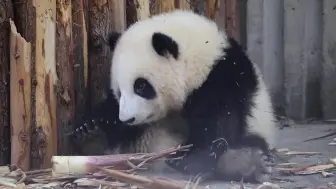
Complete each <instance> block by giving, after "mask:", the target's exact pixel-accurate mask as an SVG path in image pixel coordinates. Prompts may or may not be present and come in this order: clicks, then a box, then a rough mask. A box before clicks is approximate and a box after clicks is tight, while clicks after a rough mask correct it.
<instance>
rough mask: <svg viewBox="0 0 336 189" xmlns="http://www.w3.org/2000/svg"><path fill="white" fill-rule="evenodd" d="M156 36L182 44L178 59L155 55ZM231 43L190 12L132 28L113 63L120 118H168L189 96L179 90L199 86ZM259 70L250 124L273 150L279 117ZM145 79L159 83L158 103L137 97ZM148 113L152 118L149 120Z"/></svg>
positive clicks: (114, 87) (151, 19) (122, 38)
mask: <svg viewBox="0 0 336 189" xmlns="http://www.w3.org/2000/svg"><path fill="white" fill-rule="evenodd" d="M154 32H162V33H164V34H168V35H169V36H170V37H172V38H173V39H174V40H175V41H178V43H179V51H180V55H179V59H178V60H174V62H171V59H167V58H165V57H160V56H157V54H156V52H155V51H154V50H153V47H152V45H151V43H150V40H151V37H152V34H153V33H154ZM205 41H208V42H209V43H208V44H210V45H207V44H205ZM228 45H229V44H228V42H227V37H226V34H225V33H224V32H223V31H220V30H219V29H218V27H217V25H216V24H215V23H214V22H212V21H210V20H208V19H206V18H204V17H202V16H199V15H197V14H194V13H192V12H188V11H179V10H178V11H174V12H171V13H165V14H161V15H158V16H153V17H152V18H150V19H147V20H143V21H139V22H138V23H135V24H134V25H132V26H131V27H130V28H129V29H128V30H127V31H126V32H125V33H123V35H122V36H121V38H120V39H119V41H118V44H117V46H116V48H115V50H114V56H113V60H112V68H111V71H112V74H111V76H112V77H111V81H112V88H113V90H114V91H119V90H120V92H121V94H122V95H121V97H120V99H119V101H120V114H119V118H120V120H127V119H129V118H130V117H135V118H136V120H135V121H134V122H133V123H131V125H137V124H139V123H149V122H152V121H156V120H159V119H160V118H163V117H165V115H166V113H167V111H168V110H173V109H177V110H178V109H181V108H182V107H181V106H182V105H183V103H184V102H185V100H186V97H187V95H188V93H189V92H191V91H190V90H181V89H195V88H198V87H199V86H200V85H201V84H202V83H203V82H204V80H206V78H207V76H208V74H209V72H210V71H211V66H212V65H213V64H214V63H215V60H216V59H218V58H219V57H221V56H222V54H223V51H222V48H223V46H224V47H225V46H228ZM158 62H160V63H158ZM255 68H256V71H257V75H258V77H259V78H258V79H259V88H258V91H257V95H256V96H255V97H254V102H255V106H254V107H253V108H252V109H251V114H252V116H249V117H248V125H251V127H250V128H249V129H250V132H253V133H257V134H259V135H261V136H262V137H264V138H265V139H266V141H267V142H268V144H269V145H270V147H271V148H272V147H274V145H275V141H274V139H275V138H276V136H275V133H276V132H275V129H276V128H275V116H274V114H273V109H272V104H271V101H270V97H269V94H268V91H267V89H266V86H265V84H264V81H263V79H262V78H261V74H260V73H259V70H258V68H257V67H255ZM125 73H127V74H125ZM142 75H146V78H147V79H149V80H150V82H151V83H152V84H154V85H155V88H156V90H157V91H158V93H159V94H158V98H157V99H154V100H152V101H148V100H146V99H143V98H141V97H139V96H137V95H136V94H134V92H133V81H134V79H135V78H136V77H139V76H142ZM196 76H197V77H196ZM116 96H117V97H119V96H118V94H116ZM149 115H154V116H152V117H151V118H150V119H146V117H148V116H149Z"/></svg>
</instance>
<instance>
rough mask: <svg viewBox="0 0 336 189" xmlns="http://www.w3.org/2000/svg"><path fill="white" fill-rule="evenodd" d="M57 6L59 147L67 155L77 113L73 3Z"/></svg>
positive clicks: (60, 2)
mask: <svg viewBox="0 0 336 189" xmlns="http://www.w3.org/2000/svg"><path fill="white" fill-rule="evenodd" d="M56 6H57V14H56V31H57V32H56V49H57V51H56V64H57V69H56V71H57V76H58V77H59V82H58V85H57V87H56V88H57V91H56V93H57V94H56V96H57V108H56V114H57V116H56V117H57V133H58V137H57V138H58V140H57V142H58V144H57V147H58V154H60V155H65V154H69V153H70V152H71V149H70V145H69V142H68V140H67V139H68V137H67V133H70V132H71V131H72V127H71V125H70V124H69V122H70V121H71V120H72V119H73V118H74V114H75V99H74V93H75V92H74V90H75V88H74V79H75V77H74V61H73V58H74V54H73V53H74V52H73V50H74V49H73V40H72V9H71V7H72V4H71V1H70V0H56Z"/></svg>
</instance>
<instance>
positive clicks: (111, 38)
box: [107, 32, 121, 51]
mask: <svg viewBox="0 0 336 189" xmlns="http://www.w3.org/2000/svg"><path fill="white" fill-rule="evenodd" d="M120 36H121V33H118V32H111V33H109V34H108V36H107V43H108V46H109V47H110V49H111V51H113V50H114V48H115V46H116V44H117V41H118V39H119V38H120Z"/></svg>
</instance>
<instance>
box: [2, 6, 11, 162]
mask: <svg viewBox="0 0 336 189" xmlns="http://www.w3.org/2000/svg"><path fill="white" fill-rule="evenodd" d="M0 12H1V13H0V57H1V58H0V104H1V107H0V165H5V164H8V163H9V161H10V138H9V137H10V132H9V131H10V127H9V119H10V118H9V60H10V55H9V49H8V45H9V37H8V36H9V32H10V26H9V19H10V18H13V4H12V1H11V0H0Z"/></svg>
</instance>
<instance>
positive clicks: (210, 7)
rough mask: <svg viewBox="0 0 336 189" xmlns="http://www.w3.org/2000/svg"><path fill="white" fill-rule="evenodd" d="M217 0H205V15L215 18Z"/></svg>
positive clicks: (217, 6)
mask: <svg viewBox="0 0 336 189" xmlns="http://www.w3.org/2000/svg"><path fill="white" fill-rule="evenodd" d="M219 3H220V2H219V0H206V1H205V5H204V6H205V11H204V12H205V15H206V16H207V17H208V18H210V19H212V20H214V19H215V18H216V13H217V9H218V8H219Z"/></svg>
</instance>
